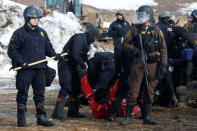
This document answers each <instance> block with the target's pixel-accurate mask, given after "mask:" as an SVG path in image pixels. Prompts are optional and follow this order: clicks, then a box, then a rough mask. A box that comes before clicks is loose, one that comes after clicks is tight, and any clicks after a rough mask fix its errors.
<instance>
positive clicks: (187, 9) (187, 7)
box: [178, 2, 197, 15]
mask: <svg viewBox="0 0 197 131" xmlns="http://www.w3.org/2000/svg"><path fill="white" fill-rule="evenodd" d="M182 5H183V6H185V7H184V8H181V9H179V10H178V12H180V13H182V14H187V15H190V14H191V12H192V11H193V10H194V9H197V2H193V3H192V4H189V3H185V4H182Z"/></svg>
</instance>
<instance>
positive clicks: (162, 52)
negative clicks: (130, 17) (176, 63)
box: [120, 5, 167, 125]
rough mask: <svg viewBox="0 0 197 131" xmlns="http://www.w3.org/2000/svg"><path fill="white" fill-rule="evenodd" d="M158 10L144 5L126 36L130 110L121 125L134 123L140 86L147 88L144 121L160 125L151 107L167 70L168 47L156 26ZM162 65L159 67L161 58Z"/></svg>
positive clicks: (144, 99) (143, 107)
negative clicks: (132, 120)
mask: <svg viewBox="0 0 197 131" xmlns="http://www.w3.org/2000/svg"><path fill="white" fill-rule="evenodd" d="M154 22H155V19H154V12H153V9H152V8H151V7H150V6H146V5H145V6H141V7H139V9H138V10H137V11H136V14H135V17H134V24H135V26H133V27H131V28H130V29H129V31H128V32H127V35H126V37H125V40H124V43H123V48H124V50H126V51H128V52H130V53H131V68H130V74H129V77H128V85H129V90H128V92H127V111H126V117H125V119H124V121H122V122H121V123H120V124H121V125H126V124H130V123H131V114H132V110H133V107H134V106H135V105H136V104H137V97H138V95H139V91H140V88H143V89H144V91H143V95H142V98H143V104H142V105H141V110H142V112H143V117H142V118H143V123H144V124H151V125H155V124H157V123H156V122H155V121H153V120H151V118H150V114H151V107H152V102H153V97H154V88H155V87H156V86H157V84H158V81H159V80H161V79H162V77H163V74H164V73H165V72H166V65H167V48H166V43H165V39H164V36H163V33H162V31H161V30H160V29H159V28H158V27H157V26H156V25H154ZM158 58H159V59H160V62H161V65H160V66H159V67H158V68H157V66H158V65H157V63H158V62H157V61H158Z"/></svg>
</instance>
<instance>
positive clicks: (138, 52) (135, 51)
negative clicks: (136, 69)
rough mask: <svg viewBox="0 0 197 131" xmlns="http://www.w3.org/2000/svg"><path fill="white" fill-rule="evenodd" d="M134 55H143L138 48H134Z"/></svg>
mask: <svg viewBox="0 0 197 131" xmlns="http://www.w3.org/2000/svg"><path fill="white" fill-rule="evenodd" d="M133 54H134V55H135V56H140V55H141V52H140V50H139V49H138V48H136V47H134V48H133Z"/></svg>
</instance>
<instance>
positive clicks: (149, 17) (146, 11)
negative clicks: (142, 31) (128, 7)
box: [133, 5, 155, 24]
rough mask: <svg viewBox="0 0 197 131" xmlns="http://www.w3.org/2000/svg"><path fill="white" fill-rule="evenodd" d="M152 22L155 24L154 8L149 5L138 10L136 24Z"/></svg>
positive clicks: (135, 18)
mask: <svg viewBox="0 0 197 131" xmlns="http://www.w3.org/2000/svg"><path fill="white" fill-rule="evenodd" d="M147 21H150V22H152V23H155V19H154V11H153V9H152V7H150V6H148V5H143V6H140V7H139V8H138V10H137V11H136V14H135V17H134V22H133V23H134V24H144V23H145V22H147Z"/></svg>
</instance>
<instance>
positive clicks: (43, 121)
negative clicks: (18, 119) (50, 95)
mask: <svg viewBox="0 0 197 131" xmlns="http://www.w3.org/2000/svg"><path fill="white" fill-rule="evenodd" d="M36 111H37V113H36V117H37V125H43V126H53V125H55V124H54V123H53V122H52V121H50V120H48V119H47V115H46V112H45V109H44V103H39V104H37V105H36Z"/></svg>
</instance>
